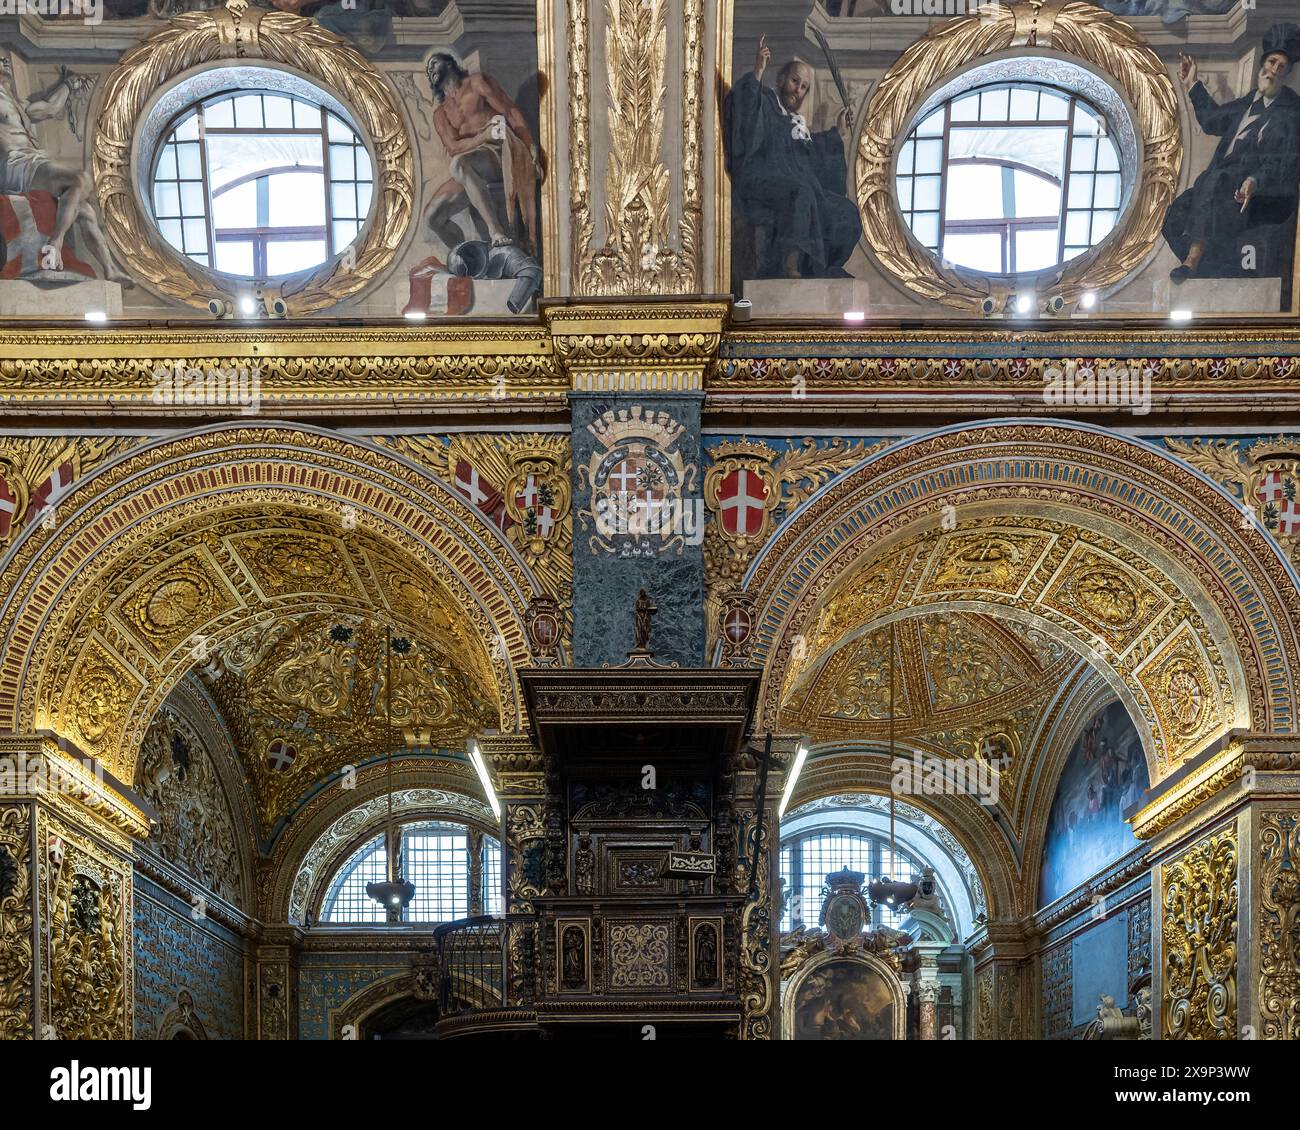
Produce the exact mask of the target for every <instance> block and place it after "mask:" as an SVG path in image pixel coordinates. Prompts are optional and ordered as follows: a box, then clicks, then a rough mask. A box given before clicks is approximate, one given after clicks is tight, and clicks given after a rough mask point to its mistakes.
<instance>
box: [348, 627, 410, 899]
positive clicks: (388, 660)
mask: <svg viewBox="0 0 1300 1130" xmlns="http://www.w3.org/2000/svg"><path fill="white" fill-rule="evenodd" d="M335 638H337V637H335ZM410 650H411V641H410V640H407V639H394V638H392V636H391V635H389V636H388V637H387V638H386V639H385V641H384V708H385V715H386V718H387V722H388V731H387V733H388V741H387V743H386V748H387V751H388V753H387V778H388V779H387V785H388V829H387V832H386V836H387V841H388V878H387V880H385V881H384V882H382V883H367V884H366V894H367V895H368V896H369V897H370V898H372V899H374V900H375V901H376V902H377V903H379V904H380V905H381V906H382V907H383V908H384V909H385V910H386V911H387V912H388V917H389V919H390V920H393V919H396V918H400V917H401V915H402V911H403V910H405V909H406V907H407V905H408V904H409V903H410V901H411V899H413V898H414V897H415V884H414V883H412V882H411V880H410V879H403V878H402V870H401V844H400V843H399V842H398V837H397V828H396V825H395V824H394V822H393V652H397V654H398V655H405V654H406V653H407V652H408V651H410Z"/></svg>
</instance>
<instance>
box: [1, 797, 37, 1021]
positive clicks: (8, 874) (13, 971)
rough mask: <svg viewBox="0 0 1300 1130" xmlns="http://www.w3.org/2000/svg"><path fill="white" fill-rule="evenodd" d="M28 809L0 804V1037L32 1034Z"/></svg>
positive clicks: (29, 825)
mask: <svg viewBox="0 0 1300 1130" xmlns="http://www.w3.org/2000/svg"><path fill="white" fill-rule="evenodd" d="M31 811H32V810H31V806H30V805H26V804H7V805H4V806H3V807H0V1040H23V1039H31V1038H32V1035H33V1033H32V1020H33V1013H32V970H33V964H32V911H33V908H32V884H31Z"/></svg>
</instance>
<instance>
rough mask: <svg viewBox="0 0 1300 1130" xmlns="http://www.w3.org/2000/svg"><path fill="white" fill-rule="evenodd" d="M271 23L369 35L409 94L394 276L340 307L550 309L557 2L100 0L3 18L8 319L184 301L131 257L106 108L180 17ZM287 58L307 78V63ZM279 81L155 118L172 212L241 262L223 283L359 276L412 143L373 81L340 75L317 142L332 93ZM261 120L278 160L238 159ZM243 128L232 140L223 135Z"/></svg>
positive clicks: (196, 253) (387, 71) (2, 172)
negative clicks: (109, 189) (362, 90)
mask: <svg viewBox="0 0 1300 1130" xmlns="http://www.w3.org/2000/svg"><path fill="white" fill-rule="evenodd" d="M241 13H244V14H241ZM271 16H273V17H275V18H277V19H283V18H284V17H285V16H291V17H301V18H304V19H306V20H310V21H313V23H314V24H315V25H317V26H318V27H319V28H322V29H324V31H325V32H326V33H328V34H329V35H330V36H337V37H338V38H339V39H341V40H342V41H343V42H344V43H345V44H347V45H348V46H350V47H351V48H353V49H355V52H357V53H358V54H359V55H360V57H361V59H362V60H363V62H362V63H361V65H362V66H364V67H368V68H371V69H372V73H376V74H377V75H378V76H379V81H380V82H381V83H382V84H383V86H384V87H385V89H386V93H387V95H388V96H389V97H390V98H391V105H392V106H394V107H396V109H397V111H398V114H399V116H400V119H401V123H402V127H403V132H404V134H405V137H404V138H403V139H402V140H403V141H405V142H406V143H407V144H408V146H409V152H410V155H411V158H412V166H413V167H412V173H413V180H414V185H413V190H414V191H413V200H412V202H411V208H410V210H409V213H407V214H406V216H407V218H404V220H403V224H402V230H401V232H400V245H399V246H398V248H397V254H396V257H395V258H394V259H393V261H392V263H391V265H390V266H389V267H388V269H387V271H386V277H387V279H388V280H389V281H388V282H387V283H386V284H385V285H382V286H379V285H375V286H367V287H366V288H365V289H364V291H363V292H362V293H361V294H359V295H357V296H355V297H352V298H350V299H349V300H348V301H347V302H341V303H339V304H338V305H337V306H335V307H331V308H329V312H330V313H332V314H338V313H341V312H343V311H344V310H346V312H348V313H349V314H351V315H358V316H371V317H374V316H380V317H393V316H395V315H399V314H403V313H404V314H407V315H408V316H411V317H421V316H428V317H439V316H457V315H476V316H501V315H506V316H510V315H524V314H530V313H533V312H535V310H536V304H537V299H538V297H539V296H540V294H541V291H542V286H543V262H544V242H545V239H544V233H543V231H542V224H541V219H542V211H543V209H542V194H543V192H544V191H545V187H544V186H545V182H546V178H547V168H546V155H545V152H544V145H545V142H544V137H543V118H544V117H545V116H546V115H547V114H549V113H550V112H551V110H550V108H549V106H547V105H546V103H545V98H546V93H545V91H544V89H543V86H544V84H543V81H542V78H541V76H540V73H539V69H538V58H537V5H536V3H535V0H504V2H492V3H487V2H484V0H248V3H247V4H236V5H235V7H234V8H231V7H229V6H228V3H227V0H99V2H98V3H94V4H91V3H90V0H86V3H85V4H79V5H77V6H71V7H67V8H65V9H58V8H55V9H52V10H51V11H50V12H49V13H48V14H45V15H41V16H39V17H37V18H34V19H26V18H24V19H17V18H13V17H0V179H3V182H4V183H3V185H0V236H3V252H4V254H3V261H2V262H0V316H3V315H4V314H16V313H27V312H38V311H39V312H49V313H57V312H59V311H61V310H62V309H63V307H65V306H66V307H67V308H68V311H74V310H80V309H84V308H86V307H87V305H90V306H95V307H102V308H103V309H104V310H105V311H106V312H107V313H108V314H110V315H112V316H116V315H118V314H123V315H130V316H139V317H154V316H162V315H163V314H164V313H167V314H168V316H171V315H172V314H175V313H176V312H177V310H176V307H175V304H174V303H170V302H169V300H168V297H167V291H166V289H165V288H159V287H158V286H156V285H151V284H153V283H155V282H156V281H157V277H158V275H159V274H160V273H161V272H155V273H154V275H153V276H152V277H148V272H140V271H139V269H138V264H136V263H134V262H132V261H128V260H132V259H133V257H132V256H129V255H123V254H120V253H115V252H114V250H113V247H112V239H111V231H108V229H107V228H106V227H105V225H104V223H103V221H102V218H101V214H100V208H99V202H98V199H97V188H96V185H95V183H94V178H93V175H92V169H91V160H92V154H93V153H94V151H95V137H94V133H95V122H96V115H97V114H99V113H101V112H102V109H103V100H104V99H105V97H106V90H107V88H108V86H109V83H110V81H111V78H112V75H113V73H114V69H115V68H116V67H117V65H118V62H119V60H121V59H122V58H123V57H125V56H126V55H127V54H129V53H130V52H131V51H133V50H136V49H138V48H140V47H141V46H142V45H145V44H149V43H152V42H155V41H156V40H155V37H157V36H159V35H160V33H162V32H164V31H166V30H167V29H168V28H171V27H178V28H179V27H182V26H193V25H192V23H189V21H195V20H203V19H205V18H208V19H216V18H223V19H228V18H238V19H241V20H243V21H244V23H248V22H250V21H255V20H260V19H262V18H264V17H271ZM87 25H93V26H92V27H91V28H90V30H89V31H88V28H87ZM277 65H280V66H281V67H282V69H288V70H290V71H293V70H298V71H302V70H303V68H302V67H295V66H294V61H293V60H292V59H288V60H284V61H283V63H282V64H277ZM181 81H186V80H185V79H184V78H183V77H182V76H175V77H174V78H171V79H169V80H168V82H167V83H166V84H164V86H165V87H171V86H174V85H175V84H176V83H177V82H181ZM277 81H278V80H275V79H274V76H272V77H271V79H269V80H268V84H267V85H266V86H265V87H261V86H259V85H258V84H257V83H258V80H257V78H256V76H255V75H254V76H251V77H250V76H249V75H242V76H241V77H239V78H238V80H236V79H233V78H232V80H231V83H232V85H231V86H230V87H229V88H227V89H220V88H211V89H209V88H206V87H205V88H204V90H203V91H202V96H201V97H200V98H198V99H186V98H181V97H180V96H179V95H176V96H174V97H173V98H172V99H171V101H172V102H174V103H175V110H174V112H173V117H172V118H171V120H170V121H169V122H165V123H162V124H161V125H159V126H158V127H157V128H154V127H150V128H149V130H148V131H145V132H149V135H150V143H149V152H147V153H145V152H142V153H141V156H140V160H139V161H138V163H137V164H136V165H135V166H134V169H133V172H134V173H135V175H136V176H138V177H139V179H140V180H141V182H142V183H141V184H140V185H139V190H140V197H141V198H142V199H143V200H144V201H146V202H147V205H148V206H149V208H150V214H149V216H148V217H147V219H148V221H149V224H150V226H151V227H154V226H156V228H157V230H158V232H159V233H160V234H161V235H162V237H163V239H164V240H165V242H166V243H167V244H168V245H170V247H171V249H172V250H174V251H175V252H176V254H177V256H178V257H179V258H180V259H182V260H189V261H190V262H192V263H199V264H200V265H201V266H203V267H206V268H208V269H210V270H212V271H213V272H214V273H221V274H222V275H224V276H227V280H226V281H225V282H224V283H223V282H221V280H218V285H217V286H216V287H215V288H214V289H215V290H218V291H220V290H222V289H225V290H227V291H228V290H229V289H230V288H231V287H232V286H238V285H241V284H242V283H243V282H244V280H246V281H247V287H248V289H250V290H254V291H259V290H265V291H266V292H268V293H280V291H281V290H282V289H283V291H284V293H285V294H286V295H289V296H292V294H293V293H294V292H295V286H294V284H293V283H292V282H290V283H289V285H288V286H287V287H286V286H285V285H284V284H285V280H286V279H292V278H293V277H294V276H295V274H296V273H297V272H303V271H308V270H313V269H319V268H320V267H321V265H322V264H328V263H330V262H332V261H335V260H337V261H338V263H339V264H340V266H339V268H338V269H339V270H341V271H349V270H353V269H354V268H353V266H352V264H354V263H355V262H356V261H357V256H356V254H355V252H356V251H357V249H358V248H359V247H360V245H361V243H362V241H363V239H364V236H365V233H366V231H367V230H374V229H375V228H376V226H377V225H378V224H379V222H380V220H381V216H380V203H381V200H382V195H383V194H382V192H381V190H380V189H379V188H377V187H376V186H377V184H378V181H377V180H376V179H375V170H376V169H377V168H378V167H379V166H380V165H381V164H382V155H381V153H380V151H379V147H380V145H381V143H382V144H383V145H391V144H392V142H391V141H390V140H387V139H384V138H376V137H372V136H369V135H368V134H367V132H366V130H365V129H364V128H362V127H361V124H360V123H361V122H362V121H363V119H365V118H366V107H365V106H360V105H356V104H354V103H353V100H354V99H355V98H357V97H359V96H360V95H359V94H358V91H357V90H354V89H323V94H322V97H323V98H324V101H323V102H321V103H320V104H321V107H322V108H323V109H324V110H325V111H326V112H327V113H328V115H329V118H328V120H329V122H330V123H332V124H331V125H330V130H331V131H332V132H331V133H330V134H329V136H324V135H321V134H320V131H319V130H318V131H316V134H317V136H315V137H308V136H307V133H306V130H307V129H308V128H310V123H309V122H307V121H305V118H307V117H309V116H310V114H311V113H314V112H315V111H313V110H310V109H309V106H308V104H309V103H310V102H311V98H312V95H311V93H310V92H306V93H305V94H304V92H303V91H301V90H300V91H298V92H296V93H295V92H292V91H286V90H283V89H281V88H280V86H281V85H282V84H280V85H277ZM250 84H251V85H250ZM316 85H317V87H321V84H320V83H317V84H316ZM324 85H325V86H327V87H328V86H329V85H330V84H328V83H326V84H324ZM341 85H343V86H346V85H347V84H341ZM317 93H322V91H321V90H318V91H317ZM286 94H288V95H289V97H290V98H292V99H293V109H292V113H291V114H288V116H286V113H285V111H286V108H287V107H288V102H286V99H285V97H284V96H285V95H286ZM254 95H256V96H260V97H261V98H262V99H263V100H264V102H263V104H261V105H260V106H259V108H258V112H257V114H251V112H250V115H249V119H248V121H247V122H245V121H244V120H243V118H240V119H239V120H235V119H234V118H231V119H230V120H229V121H227V120H226V118H227V117H229V115H230V114H231V113H232V110H231V108H230V106H229V105H223V104H222V99H223V98H225V99H226V102H227V103H229V102H230V101H231V99H232V98H234V97H236V96H238V97H249V96H254ZM162 97H163V98H164V100H165V99H166V90H164V95H163V96H162ZM304 99H305V101H304ZM317 101H320V100H319V99H317ZM374 101H375V99H373V98H372V99H371V102H374ZM238 105H242V104H237V105H236V108H238ZM249 105H250V106H251V103H250V104H249ZM254 118H256V120H253V119H254ZM142 121H143V120H142ZM140 128H141V130H142V131H144V126H143V124H141V125H140ZM245 129H248V130H252V131H255V132H257V131H260V136H262V137H263V138H264V143H263V148H264V149H265V150H266V161H265V162H263V163H262V164H261V165H258V164H257V163H256V162H255V161H253V160H252V158H247V159H241V160H240V161H238V162H236V161H235V160H234V158H233V157H232V156H231V154H232V148H231V147H232V146H235V145H236V144H240V145H245V146H246V143H245V141H242V140H240V139H239V138H236V137H235V136H234V135H235V134H237V133H239V132H240V131H241V130H245ZM223 130H224V131H227V133H228V134H229V136H228V137H221V136H218V135H219V133H220V131H223ZM186 131H189V132H188V133H187V132H186ZM196 131H197V132H196ZM190 133H194V134H195V136H190ZM250 136H251V135H250ZM169 147H170V148H169ZM236 164H237V165H238V167H236ZM312 176H314V177H315V178H316V182H315V186H313V183H309V179H310V178H311V177H312ZM277 178H278V179H277ZM146 180H147V181H148V182H149V183H144V181H146ZM106 231H108V235H107V236H106V234H105V233H106ZM394 242H396V240H394ZM350 252H352V253H353V254H351V255H350ZM165 253H166V252H165ZM133 271H135V272H136V274H135V276H133V275H132V272H133ZM365 277H366V278H367V279H368V278H369V277H370V276H369V275H367V276H365ZM230 278H234V279H236V280H238V281H237V282H236V283H230V282H229V279H230ZM6 280H9V281H11V282H12V285H10V286H8V287H7V288H6ZM73 285H76V286H78V287H80V289H79V290H77V291H72V290H70V289H68V288H69V287H71V286H73ZM88 286H94V287H95V288H97V289H96V290H95V292H94V294H93V295H91V294H90V293H89V292H88V290H87V287H88ZM38 292H40V293H38ZM47 292H48V293H47ZM51 295H53V298H51V297H50V296H51ZM74 295H75V298H76V300H75V301H74ZM290 308H291V309H292V302H290ZM200 309H202V306H200Z"/></svg>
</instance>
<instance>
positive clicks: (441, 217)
mask: <svg viewBox="0 0 1300 1130" xmlns="http://www.w3.org/2000/svg"><path fill="white" fill-rule="evenodd" d="M426 71H427V74H428V77H429V87H430V89H432V91H433V97H434V101H435V102H436V103H437V109H435V110H434V112H433V127H434V129H435V131H436V132H437V134H438V137H439V139H440V140H441V141H442V144H443V147H444V148H445V149H446V151H447V156H448V157H450V158H451V177H450V178H449V179H448V180H447V181H445V182H444V183H443V184H442V185H441V186H440V187H439V188H438V189H437V190H436V191H435V192H434V195H433V203H432V204H431V205H430V208H429V212H428V214H427V222H428V224H429V226H430V228H431V229H432V230H433V232H434V234H435V235H437V236H438V238H439V239H441V240H442V242H443V243H444V244H445V245H446V246H447V248H448V249H451V248H454V247H458V246H459V245H460V244H462V243H464V242H465V240H466V238H467V236H466V233H465V232H464V231H463V230H462V229H461V227H460V225H459V224H458V223H457V222H456V221H455V220H454V219H453V217H454V216H455V215H456V213H457V212H459V211H461V210H462V209H463V208H464V207H465V205H466V203H468V205H469V208H470V212H471V215H472V218H473V220H474V222H475V225H476V227H479V229H480V230H479V232H478V234H479V235H481V236H483V237H486V240H487V242H488V243H490V244H491V245H492V246H493V247H504V246H506V245H509V244H521V243H522V244H523V245H525V247H526V250H530V251H533V252H535V251H536V250H537V247H538V240H537V185H538V184H539V183H540V182H541V179H542V155H541V150H540V149H539V148H538V145H537V143H536V142H535V141H534V140H533V136H532V133H531V131H530V130H529V128H528V123H527V122H525V121H524V116H523V114H522V113H520V111H519V107H518V106H516V105H515V103H514V102H513V101H512V100H511V98H510V96H509V95H508V94H507V93H506V92H505V91H504V90H503V89H502V88H501V84H500V83H498V82H497V81H496V80H495V79H493V78H492V77H491V76H489V75H485V74H470V73H469V72H468V71H466V70H465V69H464V68H463V67H462V66H461V65H460V63H459V62H458V61H457V60H456V57H455V56H454V55H451V54H450V53H448V52H445V51H435V52H434V53H433V54H432V55H430V56H429V61H428V64H427V67H426ZM497 192H502V193H504V201H503V202H502V203H500V204H499V203H498V202H497V200H496V193H497ZM512 228H513V229H515V230H516V231H520V234H519V235H516V234H515V232H514V231H512V230H511V229H512ZM520 229H521V230H520Z"/></svg>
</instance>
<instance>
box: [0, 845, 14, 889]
mask: <svg viewBox="0 0 1300 1130" xmlns="http://www.w3.org/2000/svg"><path fill="white" fill-rule="evenodd" d="M17 889H18V861H17V860H15V859H14V857H13V855H12V854H11V853H10V851H9V847H8V845H6V844H0V899H7V898H8V897H9V896H10V895H12V894H13V893H14V891H16V890H17Z"/></svg>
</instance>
